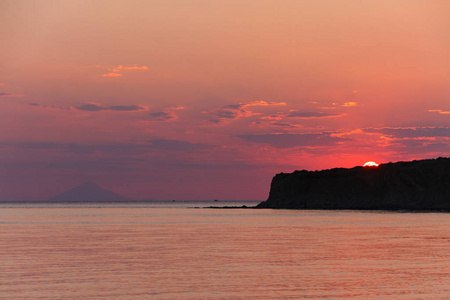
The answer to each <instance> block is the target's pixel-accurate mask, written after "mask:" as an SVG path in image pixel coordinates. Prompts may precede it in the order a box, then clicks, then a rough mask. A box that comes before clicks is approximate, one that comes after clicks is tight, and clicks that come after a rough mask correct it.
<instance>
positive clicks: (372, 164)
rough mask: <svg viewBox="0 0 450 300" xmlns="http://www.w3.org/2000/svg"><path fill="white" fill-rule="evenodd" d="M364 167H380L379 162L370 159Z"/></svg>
mask: <svg viewBox="0 0 450 300" xmlns="http://www.w3.org/2000/svg"><path fill="white" fill-rule="evenodd" d="M363 167H378V164H377V163H376V162H374V161H368V162H366V163H365V164H364V165H363Z"/></svg>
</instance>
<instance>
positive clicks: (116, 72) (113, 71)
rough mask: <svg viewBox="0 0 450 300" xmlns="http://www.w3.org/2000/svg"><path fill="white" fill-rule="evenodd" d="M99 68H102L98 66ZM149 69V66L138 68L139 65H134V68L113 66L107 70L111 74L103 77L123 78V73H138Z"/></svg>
mask: <svg viewBox="0 0 450 300" xmlns="http://www.w3.org/2000/svg"><path fill="white" fill-rule="evenodd" d="M96 67H97V68H101V66H96ZM148 69H149V68H148V67H147V66H141V67H139V66H137V65H133V66H123V65H118V66H113V67H110V68H107V70H108V71H109V73H105V74H103V75H102V77H120V76H123V74H122V73H123V71H134V70H138V71H146V70H148Z"/></svg>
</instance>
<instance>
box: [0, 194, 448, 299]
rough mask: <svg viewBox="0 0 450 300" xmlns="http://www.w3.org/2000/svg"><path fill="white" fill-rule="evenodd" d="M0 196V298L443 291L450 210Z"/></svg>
mask: <svg viewBox="0 0 450 300" xmlns="http://www.w3.org/2000/svg"><path fill="white" fill-rule="evenodd" d="M255 204H256V202H244V201H240V202H239V201H238V202H224V201H219V202H195V201H176V202H147V203H0V299H450V259H449V258H450V214H448V213H436V212H434V213H411V212H386V211H327V210H271V209H248V208H234V209H218V208H205V207H208V206H242V205H246V206H254V205H255Z"/></svg>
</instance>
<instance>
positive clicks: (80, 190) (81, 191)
mask: <svg viewBox="0 0 450 300" xmlns="http://www.w3.org/2000/svg"><path fill="white" fill-rule="evenodd" d="M128 200H129V199H127V198H125V197H124V196H122V195H119V194H116V193H114V192H113V191H110V190H106V189H103V188H102V187H100V186H99V185H98V184H97V183H95V182H94V181H92V180H90V181H86V182H83V183H82V184H80V185H78V186H76V187H75V188H73V189H71V190H68V191H66V192H64V193H61V194H59V195H56V196H54V197H52V198H50V199H48V201H52V202H121V201H128Z"/></svg>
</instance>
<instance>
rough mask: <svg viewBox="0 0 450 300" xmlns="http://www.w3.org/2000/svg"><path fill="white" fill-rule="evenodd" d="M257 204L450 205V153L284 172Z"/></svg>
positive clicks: (440, 207)
mask: <svg viewBox="0 0 450 300" xmlns="http://www.w3.org/2000/svg"><path fill="white" fill-rule="evenodd" d="M256 208H285V209H359V210H435V211H450V158H444V157H440V158H437V159H426V160H415V161H410V162H397V163H387V164H380V165H379V166H372V167H354V168H351V169H346V168H335V169H329V170H322V171H307V170H302V171H295V172H293V173H289V174H286V173H280V174H277V175H276V176H275V177H274V178H273V180H272V184H271V187H270V193H269V198H268V199H267V200H266V201H263V202H261V203H260V204H258V205H257V206H256Z"/></svg>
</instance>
